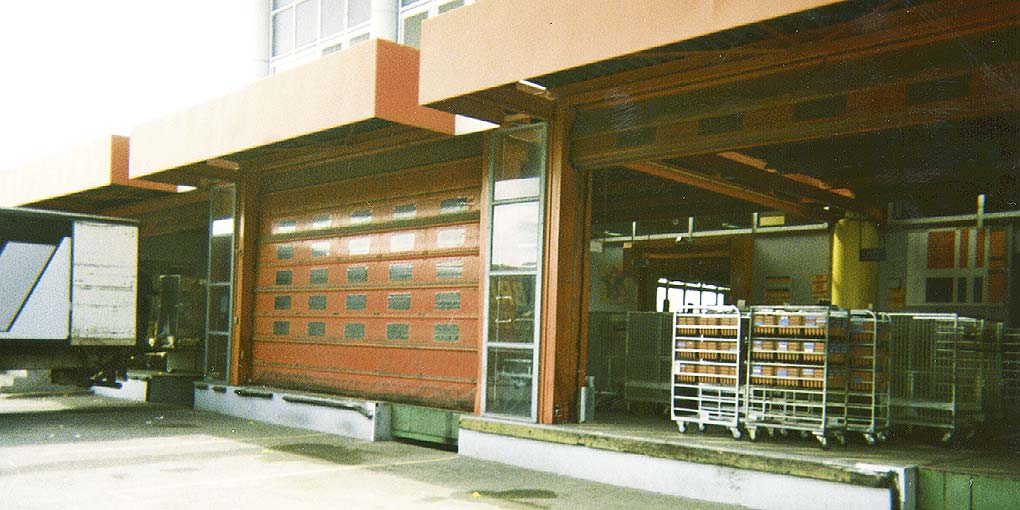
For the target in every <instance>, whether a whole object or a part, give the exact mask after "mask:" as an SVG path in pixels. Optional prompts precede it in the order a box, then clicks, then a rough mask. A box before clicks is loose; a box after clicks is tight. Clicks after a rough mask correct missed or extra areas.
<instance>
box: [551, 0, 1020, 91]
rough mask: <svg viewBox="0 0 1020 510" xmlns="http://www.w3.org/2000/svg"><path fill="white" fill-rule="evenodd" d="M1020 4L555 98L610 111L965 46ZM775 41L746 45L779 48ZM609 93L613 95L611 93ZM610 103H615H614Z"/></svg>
mask: <svg viewBox="0 0 1020 510" xmlns="http://www.w3.org/2000/svg"><path fill="white" fill-rule="evenodd" d="M1018 16H1020V4H1017V3H1015V2H1006V3H1005V4H1003V3H1001V2H998V3H997V2H975V1H974V0H942V1H935V2H929V3H926V4H923V5H920V6H914V7H911V8H909V9H901V10H897V11H893V12H889V13H886V14H884V15H883V16H881V17H879V18H878V20H877V21H876V22H874V23H871V24H869V25H867V29H866V31H864V32H860V30H861V29H862V25H860V24H859V23H857V22H856V20H850V21H848V22H845V23H842V24H839V25H834V26H830V27H824V28H821V29H818V30H813V31H809V32H804V33H801V34H798V35H797V36H791V37H790V45H789V46H787V47H786V48H784V49H781V50H778V51H771V52H768V53H767V54H765V55H761V56H759V57H757V58H750V59H743V60H735V61H728V62H723V63H721V64H719V65H714V66H707V67H706V66H697V65H696V66H693V68H692V66H691V63H689V62H685V61H683V60H678V61H672V62H667V63H664V64H659V65H656V66H651V67H647V68H642V69H635V70H631V71H624V72H621V73H616V74H612V75H608V76H603V77H599V78H594V79H591V80H588V81H584V82H580V83H574V84H569V85H565V86H563V87H557V88H555V89H553V90H552V91H551V92H552V93H553V94H555V95H556V97H560V98H563V99H564V100H565V101H566V102H568V103H570V104H572V105H578V106H580V105H584V107H586V108H598V107H603V106H606V104H607V103H611V102H612V101H614V100H616V99H614V98H620V97H625V98H628V100H631V101H636V100H640V99H643V98H647V97H650V96H654V95H659V94H661V93H662V91H663V90H671V91H675V90H677V89H678V88H680V87H682V88H683V89H687V90H694V89H702V88H706V87H710V86H716V85H725V84H731V83H736V82H740V81H747V80H750V79H755V78H760V77H762V76H768V75H772V74H777V73H785V72H796V71H799V70H803V69H806V68H810V67H813V66H817V65H819V64H823V63H829V62H833V61H847V60H852V59H859V58H868V57H873V56H875V55H879V54H888V53H893V52H896V51H901V50H903V49H905V48H910V47H914V46H919V45H928V44H932V43H933V42H937V41H939V40H957V39H960V38H962V37H965V36H966V35H968V34H971V33H974V32H975V31H978V32H980V31H987V30H988V29H989V27H994V26H996V25H997V24H1002V23H1006V24H1010V23H1011V22H1012V24H1015V23H1016V21H1017V17H1018ZM847 32H851V33H850V35H848V36H846V37H835V38H832V39H828V40H824V41H819V40H818V39H819V37H824V36H825V35H832V34H842V33H847ZM774 42H775V40H774V39H770V40H767V41H762V42H759V43H751V44H749V45H746V46H745V47H752V48H766V49H770V48H773V47H771V46H769V45H770V44H774ZM608 92H612V93H611V94H610V93H608ZM607 98H608V99H607Z"/></svg>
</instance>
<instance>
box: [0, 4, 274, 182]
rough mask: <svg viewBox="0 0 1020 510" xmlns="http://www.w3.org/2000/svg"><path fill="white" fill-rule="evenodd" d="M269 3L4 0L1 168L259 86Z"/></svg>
mask: <svg viewBox="0 0 1020 510" xmlns="http://www.w3.org/2000/svg"><path fill="white" fill-rule="evenodd" d="M262 1H263V0H215V1H210V0H172V1H170V0H92V1H87V2H86V1H81V0H50V1H46V2H36V1H27V2H26V1H21V0H0V46H2V47H3V48H4V49H5V58H4V64H3V67H4V70H3V79H2V80H0V141H2V142H0V170H5V169H9V168H12V167H16V166H18V165H20V164H23V163H25V162H28V161H31V160H34V159H39V158H42V157H45V156H46V155H47V154H49V153H53V152H58V151H61V150H62V149H65V148H67V147H73V146H75V145H78V144H81V143H83V142H88V141H90V140H94V139H96V138H100V137H104V136H106V135H109V134H122V135H129V134H130V131H131V126H133V125H134V124H137V123H139V122H144V121H145V120H148V119H151V118H153V117H158V116H160V115H163V114H166V113H168V112H171V111H174V110H177V109H180V108H183V107H186V106H188V105H191V104H194V103H197V102H201V101H203V100H205V99H208V98H211V97H215V96H218V95H221V94H223V93H226V92H228V91H230V90H233V89H236V88H239V87H241V86H243V85H245V84H247V83H249V82H251V81H252V80H253V79H255V78H257V77H258V76H259V74H260V73H259V71H258V70H259V69H260V66H261V69H264V67H265V62H257V60H258V58H256V57H257V55H258V52H259V50H260V49H264V50H266V51H267V48H260V47H259V45H262V44H268V42H267V41H266V40H265V39H264V37H265V35H264V33H265V32H266V27H264V26H262V23H264V22H266V21H265V20H264V19H262V18H260V17H259V14H258V11H259V9H258V5H257V4H259V3H261V2H262ZM260 31H261V33H262V35H260ZM260 37H261V38H262V39H260ZM262 72H263V73H264V71H262Z"/></svg>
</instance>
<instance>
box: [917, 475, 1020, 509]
mask: <svg viewBox="0 0 1020 510" xmlns="http://www.w3.org/2000/svg"><path fill="white" fill-rule="evenodd" d="M1014 508H1020V480H1015V479H1005V478H994V477H990V476H982V475H972V474H962V473H952V472H949V471H943V470H939V469H927V468H920V469H919V470H918V487H917V509H918V510H998V509H1014Z"/></svg>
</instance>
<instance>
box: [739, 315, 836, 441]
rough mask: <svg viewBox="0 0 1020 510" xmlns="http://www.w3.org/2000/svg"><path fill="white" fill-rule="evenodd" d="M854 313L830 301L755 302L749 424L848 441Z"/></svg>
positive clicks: (752, 432)
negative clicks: (849, 339) (850, 333)
mask: <svg viewBox="0 0 1020 510" xmlns="http://www.w3.org/2000/svg"><path fill="white" fill-rule="evenodd" d="M848 326H849V313H848V312H846V311H842V310H834V309H831V308H830V307H826V306H801V307H796V306H784V307H768V306H755V307H752V308H751V332H750V346H749V349H748V353H749V359H748V362H747V380H748V389H747V398H746V401H745V408H746V410H745V415H746V421H745V426H746V427H747V432H748V437H749V438H750V439H751V440H752V441H753V440H755V439H756V438H757V430H758V428H764V429H766V430H767V431H768V432H769V434H770V435H774V434H775V433H776V432H779V433H780V434H782V435H786V434H788V433H789V432H790V431H799V432H800V433H801V435H802V436H805V437H806V436H808V435H809V434H811V435H814V436H815V438H816V439H818V442H819V443H821V446H822V448H827V447H828V446H829V438H830V437H834V438H835V439H836V440H838V441H839V442H840V443H845V442H846V435H845V431H846V390H847V357H848V356H847V355H848V343H847V333H848Z"/></svg>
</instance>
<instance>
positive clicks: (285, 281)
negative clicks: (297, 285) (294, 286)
mask: <svg viewBox="0 0 1020 510" xmlns="http://www.w3.org/2000/svg"><path fill="white" fill-rule="evenodd" d="M293 282H294V273H292V272H290V271H277V272H276V284H277V285H290V284H291V283H293Z"/></svg>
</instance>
